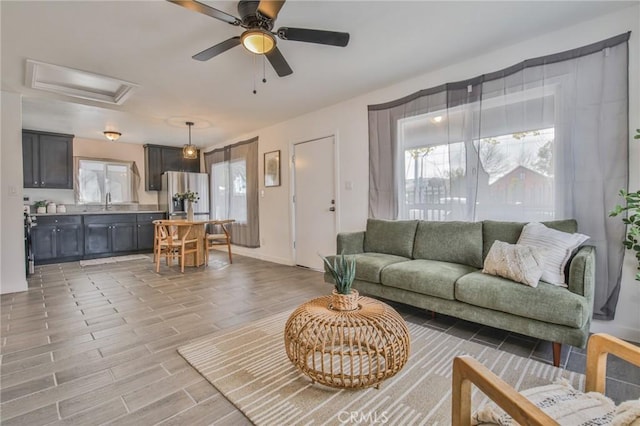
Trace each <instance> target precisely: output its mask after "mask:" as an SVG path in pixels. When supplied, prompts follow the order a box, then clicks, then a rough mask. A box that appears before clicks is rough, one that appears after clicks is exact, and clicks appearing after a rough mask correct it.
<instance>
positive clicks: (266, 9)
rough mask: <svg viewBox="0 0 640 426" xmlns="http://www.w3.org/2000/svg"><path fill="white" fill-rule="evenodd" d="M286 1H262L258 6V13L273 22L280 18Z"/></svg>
mask: <svg viewBox="0 0 640 426" xmlns="http://www.w3.org/2000/svg"><path fill="white" fill-rule="evenodd" d="M284 2H285V0H261V1H260V4H259V5H258V12H260V14H261V15H262V16H265V17H267V18H269V19H271V20H272V21H273V20H275V19H276V18H277V17H278V12H280V9H282V6H283V5H284Z"/></svg>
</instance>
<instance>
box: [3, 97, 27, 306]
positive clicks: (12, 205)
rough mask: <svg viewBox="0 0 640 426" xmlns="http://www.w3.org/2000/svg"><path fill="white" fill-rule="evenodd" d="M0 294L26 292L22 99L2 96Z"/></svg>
mask: <svg viewBox="0 0 640 426" xmlns="http://www.w3.org/2000/svg"><path fill="white" fill-rule="evenodd" d="M0 96H1V98H0V109H2V121H1V123H2V124H1V127H2V129H1V134H2V139H1V140H0V193H1V194H0V200H1V201H2V202H1V203H0V294H5V293H14V292H17V291H25V290H26V289H27V280H26V274H25V264H24V262H25V259H24V228H23V216H22V156H21V154H20V153H21V152H22V97H21V96H20V95H19V94H16V93H8V92H1V93H0Z"/></svg>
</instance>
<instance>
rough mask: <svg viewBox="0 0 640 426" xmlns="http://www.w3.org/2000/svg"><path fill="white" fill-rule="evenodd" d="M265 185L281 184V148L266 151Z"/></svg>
mask: <svg viewBox="0 0 640 426" xmlns="http://www.w3.org/2000/svg"><path fill="white" fill-rule="evenodd" d="M264 186H265V187H269V186H280V150H277V151H271V152H265V153H264Z"/></svg>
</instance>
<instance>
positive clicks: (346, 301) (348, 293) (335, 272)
mask: <svg viewBox="0 0 640 426" xmlns="http://www.w3.org/2000/svg"><path fill="white" fill-rule="evenodd" d="M320 257H322V260H323V262H324V264H325V266H326V268H325V269H326V270H327V272H329V274H330V275H331V278H333V282H334V283H335V287H334V289H333V292H332V298H331V305H330V308H331V309H335V310H337V311H353V310H355V309H358V297H359V294H358V290H356V289H353V288H351V285H352V284H353V280H354V279H355V278H356V261H355V259H354V258H353V257H347V256H345V255H344V252H343V253H340V255H339V256H335V257H334V258H333V262H330V261H329V259H327V258H326V257H324V256H320Z"/></svg>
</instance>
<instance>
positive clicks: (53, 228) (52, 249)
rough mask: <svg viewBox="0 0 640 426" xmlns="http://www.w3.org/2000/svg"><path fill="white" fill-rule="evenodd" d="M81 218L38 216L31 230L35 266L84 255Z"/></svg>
mask: <svg viewBox="0 0 640 426" xmlns="http://www.w3.org/2000/svg"><path fill="white" fill-rule="evenodd" d="M83 231H84V230H83V227H82V217H81V216H76V215H73V216H39V217H38V219H37V226H35V227H34V228H33V229H32V230H31V238H32V241H33V254H34V260H35V262H36V264H39V263H42V262H43V261H46V260H52V259H55V260H73V259H79V258H81V257H82V256H83V254H84V233H83Z"/></svg>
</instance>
